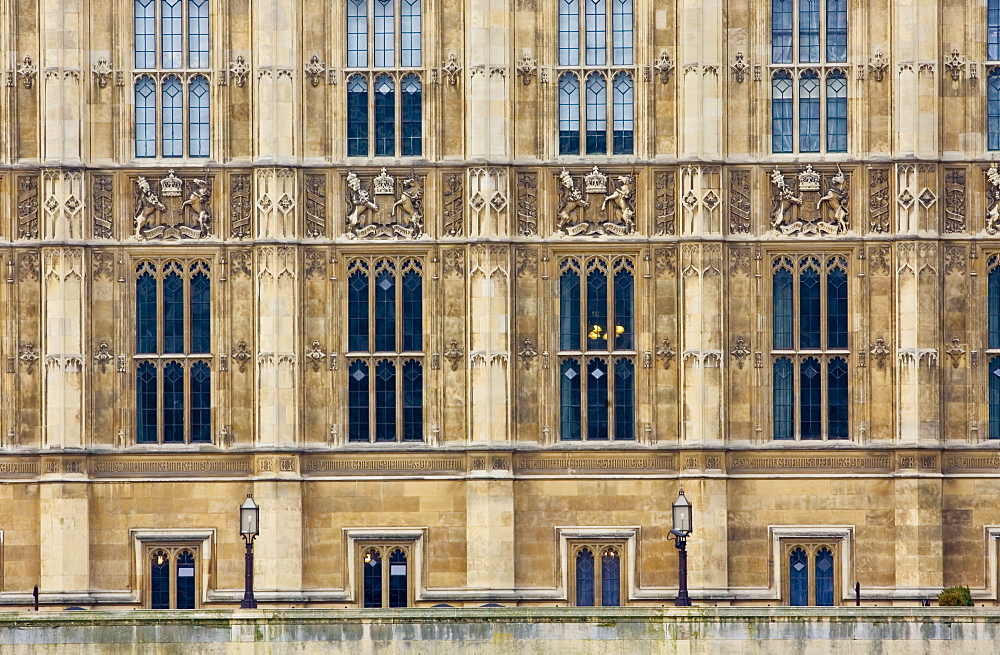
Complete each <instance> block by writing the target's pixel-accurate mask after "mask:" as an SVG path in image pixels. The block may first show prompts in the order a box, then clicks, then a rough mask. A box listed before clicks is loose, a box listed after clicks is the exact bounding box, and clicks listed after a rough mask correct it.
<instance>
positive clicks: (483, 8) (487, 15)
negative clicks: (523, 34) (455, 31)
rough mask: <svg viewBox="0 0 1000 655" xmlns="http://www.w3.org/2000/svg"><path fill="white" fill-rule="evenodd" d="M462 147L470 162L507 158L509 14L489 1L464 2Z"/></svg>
mask: <svg viewBox="0 0 1000 655" xmlns="http://www.w3.org/2000/svg"><path fill="white" fill-rule="evenodd" d="M465 16H466V18H467V20H468V23H467V32H466V41H465V53H466V57H465V58H466V62H467V66H466V68H467V71H463V73H464V75H463V83H465V84H468V86H467V87H466V94H465V102H466V104H467V105H468V111H467V112H466V121H467V124H466V134H467V139H468V142H467V144H466V153H467V157H469V158H470V159H486V160H505V159H508V158H509V157H510V141H511V138H510V133H509V125H510V120H509V119H510V114H509V112H510V109H511V103H510V102H508V90H509V88H510V84H511V78H512V76H513V74H514V71H513V67H512V66H511V62H510V50H511V49H510V48H509V47H508V43H507V40H508V38H509V34H510V29H509V28H510V12H509V11H507V8H506V7H505V6H504V5H502V4H497V3H495V2H491V1H490V0H466V3H465Z"/></svg>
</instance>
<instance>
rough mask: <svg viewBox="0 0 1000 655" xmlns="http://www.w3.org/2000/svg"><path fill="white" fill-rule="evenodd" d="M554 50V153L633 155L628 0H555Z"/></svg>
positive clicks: (632, 60) (632, 73) (632, 49)
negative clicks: (556, 111)
mask: <svg viewBox="0 0 1000 655" xmlns="http://www.w3.org/2000/svg"><path fill="white" fill-rule="evenodd" d="M558 51H559V68H558V75H559V84H558V92H557V93H558V103H559V154H561V155H580V154H587V155H593V154H614V155H630V154H633V150H634V129H635V127H634V125H635V121H634V107H635V96H634V94H635V85H634V81H635V47H634V31H633V11H632V0H559V45H558ZM581 61H583V64H582V65H581V64H580V62H581ZM609 86H610V89H609ZM609 115H610V116H611V120H610V121H609V120H608V116H609ZM581 116H583V117H584V120H583V121H582V123H581V120H580V119H581ZM581 128H582V129H581ZM609 143H610V150H609V145H608V144H609ZM581 144H582V148H581Z"/></svg>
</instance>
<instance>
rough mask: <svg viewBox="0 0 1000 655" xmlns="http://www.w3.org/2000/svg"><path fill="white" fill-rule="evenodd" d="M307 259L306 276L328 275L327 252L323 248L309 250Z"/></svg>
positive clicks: (320, 276)
mask: <svg viewBox="0 0 1000 655" xmlns="http://www.w3.org/2000/svg"><path fill="white" fill-rule="evenodd" d="M305 260H306V273H305V274H306V278H312V277H319V278H323V277H326V253H324V252H323V251H322V250H307V251H306V253H305Z"/></svg>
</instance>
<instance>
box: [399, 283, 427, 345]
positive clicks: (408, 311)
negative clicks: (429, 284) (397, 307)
mask: <svg viewBox="0 0 1000 655" xmlns="http://www.w3.org/2000/svg"><path fill="white" fill-rule="evenodd" d="M402 287H403V350H404V351H406V352H413V351H417V350H420V349H421V348H422V341H423V322H424V294H423V280H422V279H421V277H420V273H418V272H417V271H407V272H406V273H405V274H404V275H403V281H402Z"/></svg>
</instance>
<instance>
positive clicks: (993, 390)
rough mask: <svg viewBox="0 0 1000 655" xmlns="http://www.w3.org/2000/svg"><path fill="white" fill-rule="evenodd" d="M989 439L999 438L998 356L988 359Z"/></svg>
mask: <svg viewBox="0 0 1000 655" xmlns="http://www.w3.org/2000/svg"><path fill="white" fill-rule="evenodd" d="M989 378H990V382H989V402H990V439H1000V357H993V358H992V359H990V371H989Z"/></svg>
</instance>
